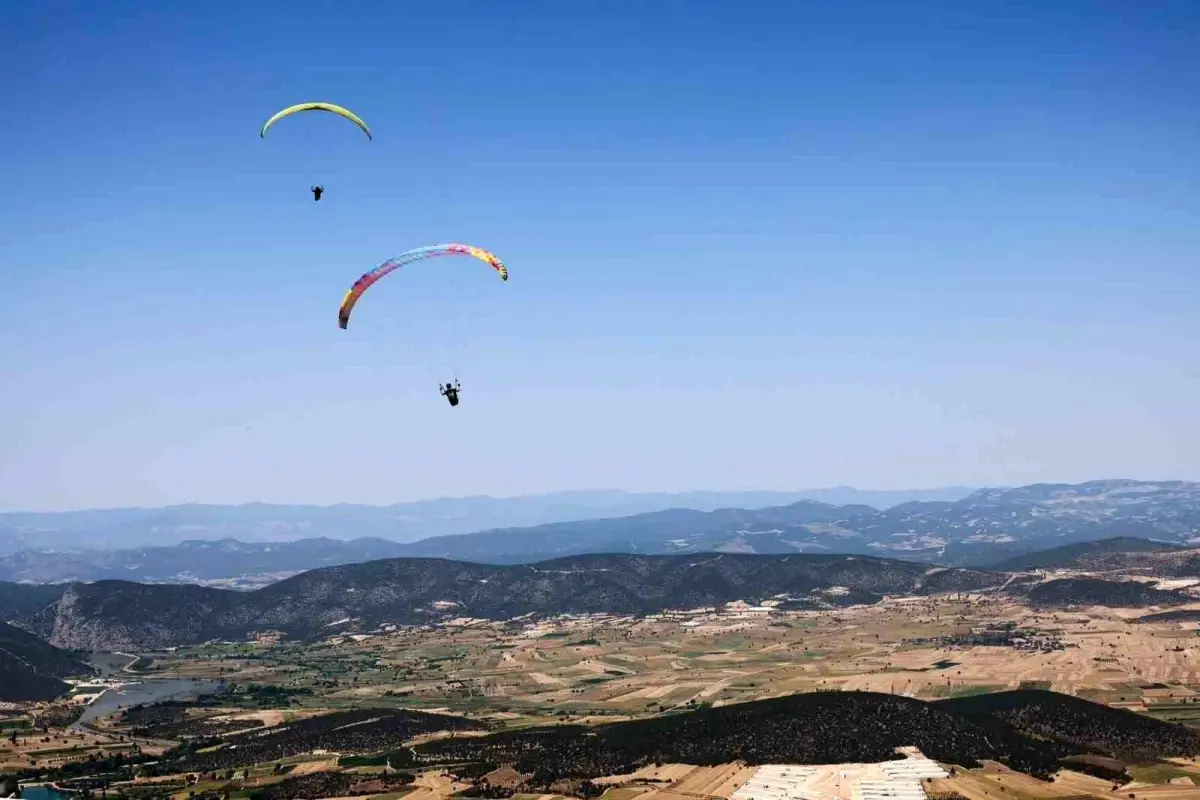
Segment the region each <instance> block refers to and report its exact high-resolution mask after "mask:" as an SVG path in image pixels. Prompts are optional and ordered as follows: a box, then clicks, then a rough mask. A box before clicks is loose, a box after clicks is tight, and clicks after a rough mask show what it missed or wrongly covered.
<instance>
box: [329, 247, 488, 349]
mask: <svg viewBox="0 0 1200 800" xmlns="http://www.w3.org/2000/svg"><path fill="white" fill-rule="evenodd" d="M453 255H462V256H472V257H474V258H477V259H479V260H480V261H482V262H483V263H485V264H487V265H488V266H490V267H491V268H492V269H494V270H496V272H498V273H500V279H501V280H505V281H506V280H508V267H506V266H504V264H503V263H502V262H501V261H500V259H499V258H497V257H496V256H495V254H494V253H490V252H488V251H487V250H484V249H483V248H482V247H475V246H474V245H469V244H434V245H429V246H428V247H418V248H416V249H415V250H409V251H408V252H405V253H401V254H400V255H398V256H396V257H395V258H389V259H388V260H387V261H385V262H383V263H382V264H380V265H379V266H378V267H376V268H375V269H373V270H371V271H370V272H368V273H366V274H365V275H363V276H362V277H361V278H359V279H358V280H356V281H355V282H354V285H353V286H351V287H350V291H348V292H346V296H345V297H344V298H342V307H341V308H339V309H338V326H339V327H340V328H342V329H343V330H344V329H345V328H346V326H347V325H348V324H349V323H350V312H351V311H352V310H353V309H354V304H355V303H357V302H358V298H360V297H362V294H363V292H365V291H366V290H367V289H369V288H371V286H372V285H373V284H374V283H375V282H376V281H378V280H379V279H380V278H382V277H383V276H384V275H387V274H388V273H389V272H395V271H396V270H398V269H400V267H402V266H404V265H405V264H411V263H412V262H414V261H421V260H423V259H426V258H434V257H436V256H453Z"/></svg>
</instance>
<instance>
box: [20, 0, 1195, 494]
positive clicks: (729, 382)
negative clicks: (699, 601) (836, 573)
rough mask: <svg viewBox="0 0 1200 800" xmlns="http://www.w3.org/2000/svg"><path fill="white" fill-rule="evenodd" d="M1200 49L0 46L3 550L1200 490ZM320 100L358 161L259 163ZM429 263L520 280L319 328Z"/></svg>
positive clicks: (1090, 22) (186, 33) (335, 141)
mask: <svg viewBox="0 0 1200 800" xmlns="http://www.w3.org/2000/svg"><path fill="white" fill-rule="evenodd" d="M1198 32H1200V6H1198V5H1197V4H1195V3H1188V2H1183V1H1182V0H1181V1H1180V2H1170V1H1164V2H1159V3H1153V4H1128V3H1119V2H1082V1H1080V2H1072V1H1070V0H1068V1H1067V2H1061V3H1054V4H1047V3H1038V2H1033V1H1032V0H1030V1H1029V2H1022V3H1000V2H981V3H973V4H969V5H964V4H961V3H955V2H952V0H939V2H924V3H915V4H905V6H904V8H900V7H898V6H896V5H895V4H889V3H885V2H882V1H879V2H876V1H874V0H872V1H864V2H856V3H845V4H839V5H834V4H824V5H820V4H796V3H788V2H783V0H780V1H779V2H766V3H761V4H757V5H756V6H755V9H754V13H752V14H751V13H747V12H746V10H745V9H744V8H743V7H738V6H736V5H730V4H724V3H718V2H715V0H712V1H708V0H697V2H692V3H687V4H682V3H663V4H646V5H634V4H631V5H628V6H622V7H617V6H614V5H612V4H604V3H599V2H594V1H593V0H583V1H582V2H576V3H571V4H553V3H540V2H539V3H522V4H514V5H504V6H501V5H491V4H485V3H481V2H466V1H465V0H448V1H447V2H443V3H438V4H435V5H429V6H420V7H419V6H412V5H405V6H399V5H397V6H394V7H388V8H386V9H382V10H376V9H372V10H371V11H368V10H367V9H366V8H365V7H362V6H357V7H356V6H354V5H353V4H344V3H343V4H336V3H328V2H317V0H297V2H291V3H287V4H284V3H282V2H277V1H276V0H268V1H266V2H262V3H254V4H244V3H235V2H232V0H213V2H210V3H206V4H204V5H203V6H193V7H187V8H183V7H169V6H154V5H149V4H146V3H139V2H134V0H112V2H109V3H105V4H102V5H101V4H86V3H82V2H56V3H45V2H30V3H11V4H8V5H3V6H0V73H2V74H4V75H5V76H6V77H7V78H8V84H7V85H8V87H9V89H10V91H9V92H8V93H7V102H8V108H9V111H10V114H9V116H8V120H7V124H6V125H4V126H3V127H0V152H3V153H4V154H5V169H4V173H5V178H4V180H5V184H6V187H7V191H5V192H3V193H0V315H2V318H3V320H4V322H3V323H2V325H0V375H3V376H4V377H3V390H0V509H4V510H7V509H14V510H16V509H22V510H41V509H44V510H53V509H70V508H87V507H113V506H153V505H164V504H172V503H181V502H205V503H244V502H253V501H262V502H277V503H313V504H330V503H338V502H350V503H372V504H390V503H395V502H400V501H405V500H413V499H419V498H429V497H445V496H465V495H479V494H487V495H493V496H511V495H523V494H533V493H542V492H549V491H556V490H561V489H567V488H572V487H578V488H583V487H595V486H619V487H621V488H622V489H626V490H629V491H687V490H693V489H696V488H698V487H707V488H711V489H716V490H738V489H768V490H770V489H773V490H795V489H797V488H799V487H817V486H834V485H850V486H855V487H858V488H862V489H869V488H876V487H879V488H900V487H903V488H925V487H937V486H947V485H969V486H996V485H1016V484H1025V483H1031V482H1036V481H1055V482H1058V481H1062V482H1078V481H1085V480H1089V479H1095V478H1105V477H1115V476H1128V477H1134V478H1145V479H1155V478H1162V479H1166V478H1175V479H1200V418H1198V417H1197V415H1196V414H1195V407H1196V398H1197V394H1198V389H1200V371H1198V370H1197V367H1196V363H1197V362H1196V358H1195V343H1196V341H1197V337H1198V335H1200V315H1197V313H1196V298H1197V291H1196V290H1197V284H1198V281H1200V271H1198V270H1197V269H1196V266H1197V265H1198V264H1200V226H1197V225H1196V220H1197V219H1200V159H1197V157H1196V150H1195V144H1196V142H1197V141H1200V105H1197V103H1196V102H1195V98H1196V97H1197V96H1200V47H1197V41H1198V38H1197V37H1198ZM310 99H326V100H331V101H334V102H338V103H342V104H344V105H346V106H348V107H350V108H352V109H354V110H355V111H357V112H359V113H361V114H362V116H363V117H364V118H365V119H366V120H367V122H368V123H369V124H370V125H371V128H372V130H373V132H374V134H375V139H374V141H372V142H369V143H368V142H366V141H364V140H363V137H362V135H361V133H359V132H358V131H357V130H355V129H354V128H353V126H350V125H343V124H339V123H340V122H343V121H340V120H335V119H332V118H327V117H326V116H325V115H319V114H313V115H309V117H318V119H311V118H306V119H295V118H293V119H291V120H288V121H287V122H288V123H290V124H288V125H287V126H286V127H285V125H284V124H282V123H281V124H280V125H279V126H278V130H273V131H272V134H278V135H277V136H274V138H272V135H271V134H269V135H268V139H267V140H263V139H260V138H259V136H258V128H259V126H261V124H262V122H263V121H264V120H265V119H266V117H267V116H269V115H270V114H271V113H272V112H273V111H275V110H277V109H279V108H281V107H283V106H285V105H288V104H291V103H293V102H300V101H303V100H310ZM317 182H320V183H323V185H324V186H325V187H326V195H325V197H324V198H323V199H322V201H321V202H320V203H313V201H312V197H311V195H310V194H309V193H308V187H309V185H310V184H312V183H317ZM441 241H465V242H470V243H473V244H478V245H480V246H483V247H487V248H488V249H491V250H493V251H494V252H496V253H497V254H499V255H500V256H501V258H503V259H504V260H505V262H506V263H507V264H508V266H509V268H510V271H511V276H512V279H511V280H510V281H509V282H508V284H501V283H500V282H499V281H496V280H494V278H493V276H491V275H488V274H487V271H486V268H479V265H471V264H467V263H464V262H463V261H456V260H453V259H444V260H441V263H437V262H433V263H428V264H424V265H419V266H414V267H412V268H407V267H406V268H405V270H404V271H403V274H401V273H396V274H395V275H393V276H391V277H390V278H389V279H387V284H386V285H385V284H384V283H382V282H381V283H380V284H379V285H378V286H376V287H375V288H374V289H373V290H372V292H371V295H370V296H369V297H367V298H364V300H363V302H361V303H360V304H359V306H358V308H357V309H356V310H355V319H354V321H353V323H352V324H351V326H350V329H349V330H348V331H341V330H339V329H338V328H337V324H336V315H335V311H336V307H337V303H338V301H339V300H340V299H341V296H342V294H343V293H344V292H345V290H346V288H347V287H348V286H349V285H350V283H351V282H352V281H353V280H354V279H355V278H357V277H358V276H359V275H360V274H362V273H363V272H364V271H365V270H367V269H369V268H371V267H372V266H374V265H376V264H378V263H379V262H380V261H382V260H384V259H386V258H388V257H390V256H393V255H396V254H398V253H400V252H402V251H404V250H407V249H409V248H411V247H416V246H420V245H423V244H430V243H435V242H441ZM451 372H456V374H457V375H458V377H459V378H460V379H461V381H462V384H463V401H462V405H461V406H459V407H458V408H455V409H450V408H449V407H448V406H447V405H446V403H445V402H444V401H443V400H442V399H441V398H439V397H438V396H437V389H436V386H437V383H438V382H439V381H440V380H444V379H446V378H447V377H450V373H451Z"/></svg>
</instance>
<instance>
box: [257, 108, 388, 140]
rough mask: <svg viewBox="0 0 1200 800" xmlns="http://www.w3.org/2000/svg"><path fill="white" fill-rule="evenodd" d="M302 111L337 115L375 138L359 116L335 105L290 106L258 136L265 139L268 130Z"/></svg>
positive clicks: (264, 127)
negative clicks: (326, 112) (285, 118)
mask: <svg viewBox="0 0 1200 800" xmlns="http://www.w3.org/2000/svg"><path fill="white" fill-rule="evenodd" d="M300 111H328V112H329V113H330V114H337V115H338V116H339V117H345V118H346V119H348V120H350V121H351V122H353V123H354V124H355V125H357V126H358V127H359V128H361V129H362V132H363V133H365V134H366V135H367V138H368V139H372V138H373V137H372V136H371V129H370V128H368V127H367V123H365V122H363V121H362V119H360V118H359V116H358V115H357V114H355V113H354V112H353V111H351V110H350V109H348V108H342V107H341V106H336V105H334V104H333V103H297V104H296V105H294V106H288V107H287V108H285V109H284V110H283V111H280V112H279V113H278V114H275V115H274V116H273V117H271V118H270V119H269V120H267V122H266V124H265V125H263V126H262V130H261V131H259V132H258V135H259V136H260V137H265V136H266V135H267V128H269V127H271V126H272V125H274V124H275V123H276V122H278V121H279V120H281V119H283V118H284V117H290V116H291V115H292V114H295V113H298V112H300Z"/></svg>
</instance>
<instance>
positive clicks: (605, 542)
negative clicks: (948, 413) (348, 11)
mask: <svg viewBox="0 0 1200 800" xmlns="http://www.w3.org/2000/svg"><path fill="white" fill-rule="evenodd" d="M1197 532H1200V484H1198V483H1187V482H1184V481H1170V482H1157V483H1147V482H1143V481H1134V480H1105V481H1092V482H1090V483H1083V484H1075V485H1068V484H1036V485H1033V486H1024V487H1019V488H1016V489H981V490H979V491H976V492H973V493H972V494H970V495H968V496H967V497H965V498H963V499H961V500H958V501H956V502H949V501H938V502H910V503H902V504H900V505H897V506H894V507H892V508H888V509H884V510H876V509H874V508H871V507H869V506H862V505H858V506H840V507H834V506H829V505H827V504H823V503H816V502H811V501H804V502H800V503H796V504H793V505H790V506H785V507H782V508H768V509H758V510H747V509H720V510H716V511H712V512H708V513H707V514H704V513H700V512H695V511H684V510H669V511H662V512H658V513H656V514H642V515H637V516H633V517H626V518H623V519H612V520H610V519H605V520H583V521H578V522H562V523H553V524H548V525H541V526H537V527H534V528H523V529H509V530H494V531H485V532H481V533H476V534H468V535H462V536H453V537H449V536H447V537H435V538H430V539H424V540H422V541H419V542H414V543H412V544H411V545H410V546H409V547H407V548H406V555H415V556H433V557H453V558H462V559H469V560H472V561H483V562H488V563H516V562H520V561H522V560H529V559H531V558H550V557H555V556H562V555H567V554H570V553H577V552H596V551H601V550H602V551H606V552H646V553H662V552H698V551H704V550H711V551H717V552H753V553H795V552H837V553H861V554H873V555H878V556H884V557H892V558H909V559H916V560H920V561H926V562H934V563H942V564H949V565H959V566H967V565H969V566H978V565H983V564H988V563H994V562H995V561H996V560H998V559H1000V558H1004V557H1011V556H1015V555H1017V554H1020V553H1028V552H1031V551H1035V550H1043V549H1045V548H1047V547H1054V546H1060V545H1064V544H1070V543H1075V542H1086V541H1093V540H1097V539H1104V538H1109V537H1115V536H1127V537H1133V536H1140V537H1144V538H1157V539H1163V540H1169V541H1175V542H1187V541H1189V540H1190V539H1191V538H1192V537H1194V536H1196V535H1197Z"/></svg>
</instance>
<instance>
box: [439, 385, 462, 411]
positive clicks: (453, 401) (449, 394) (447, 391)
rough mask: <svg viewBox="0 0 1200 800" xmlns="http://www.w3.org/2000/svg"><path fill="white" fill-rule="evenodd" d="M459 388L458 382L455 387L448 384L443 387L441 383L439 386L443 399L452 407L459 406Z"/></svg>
mask: <svg viewBox="0 0 1200 800" xmlns="http://www.w3.org/2000/svg"><path fill="white" fill-rule="evenodd" d="M459 388H460V387H459V385H458V381H457V380H456V381H454V385H453V386H451V385H450V384H449V383H447V384H446V385H445V386H442V385H441V384H440V383H439V384H438V391H440V392H441V393H442V397H444V398H446V399H447V400H449V401H450V405H452V406H456V405H458V390H459Z"/></svg>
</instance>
